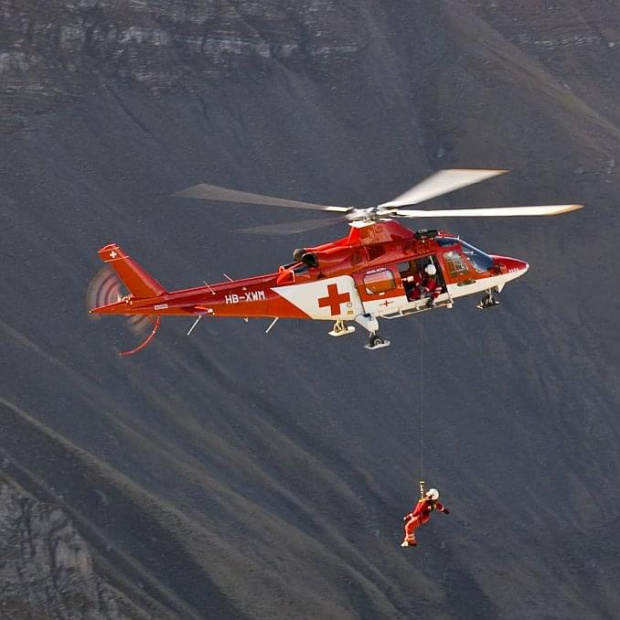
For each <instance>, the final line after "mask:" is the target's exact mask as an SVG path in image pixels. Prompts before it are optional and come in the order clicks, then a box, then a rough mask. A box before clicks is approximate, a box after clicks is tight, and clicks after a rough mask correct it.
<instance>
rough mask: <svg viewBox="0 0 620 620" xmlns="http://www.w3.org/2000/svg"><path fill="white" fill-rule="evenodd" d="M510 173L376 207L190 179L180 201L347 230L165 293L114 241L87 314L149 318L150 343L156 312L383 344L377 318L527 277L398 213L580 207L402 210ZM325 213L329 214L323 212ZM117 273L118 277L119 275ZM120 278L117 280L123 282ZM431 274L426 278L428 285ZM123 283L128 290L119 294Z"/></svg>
mask: <svg viewBox="0 0 620 620" xmlns="http://www.w3.org/2000/svg"><path fill="white" fill-rule="evenodd" d="M504 172H507V171H505V170H467V169H450V170H442V171H440V172H437V173H436V174H434V175H432V176H430V177H429V178H427V179H426V180H425V181H423V182H421V183H420V184H418V185H416V186H415V187H413V188H412V189H410V190H409V191H407V192H405V193H404V194H401V195H400V196H398V197H397V198H395V199H394V200H391V201H389V202H384V203H383V204H380V205H378V206H375V207H369V208H357V207H337V206H326V205H317V204H312V203H307V202H299V201H294V200H284V199H281V198H272V197H269V196H262V195H259V194H250V193H247V192H240V191H236V190H230V189H226V188H222V187H217V186H214V185H206V184H201V185H196V186H193V187H190V188H188V189H186V190H184V191H181V192H179V193H178V194H175V196H180V197H184V198H199V199H204V200H211V201H226V202H234V203H253V204H265V205H273V206H283V207H293V208H299V209H314V210H321V211H326V212H330V213H337V214H340V215H339V216H338V217H339V218H341V219H343V220H344V221H346V222H348V223H349V225H350V226H351V230H350V232H349V234H348V235H347V236H346V237H343V238H342V239H338V240H337V241H332V242H330V243H326V244H323V245H320V246H317V247H311V248H303V249H298V250H295V252H294V254H293V262H291V263H289V264H286V265H282V266H280V267H279V268H278V270H277V271H275V272H273V273H269V274H265V275H259V276H253V277H249V278H244V279H241V280H229V281H226V282H221V283H219V284H206V285H205V286H198V287H196V288H190V289H183V290H177V291H167V290H166V289H165V288H164V287H163V286H162V285H161V284H160V283H159V282H158V281H157V280H155V279H154V278H153V277H152V276H150V275H149V274H148V273H147V272H146V271H145V270H144V269H143V268H142V267H141V266H140V265H139V264H138V263H137V262H136V261H135V260H134V259H133V258H131V257H130V256H129V255H128V254H127V253H126V252H125V251H124V250H123V249H122V248H120V247H119V246H118V245H117V244H114V243H112V244H109V245H106V246H105V247H103V248H101V249H100V250H99V256H100V258H101V259H102V260H103V261H104V262H105V263H107V265H106V267H104V270H102V272H100V274H99V275H98V277H96V278H95V279H94V280H93V283H92V284H91V287H90V289H89V294H88V306H89V311H90V312H91V313H92V314H96V315H101V314H120V315H129V316H130V317H132V320H133V321H134V324H140V323H145V322H152V323H153V327H152V329H151V331H150V333H149V334H148V336H147V337H146V339H145V340H144V341H143V342H142V343H141V344H140V345H139V346H137V347H136V348H134V349H132V350H131V351H127V352H124V353H121V355H129V354H132V353H136V352H137V351H139V350H141V349H143V348H144V347H145V346H146V345H147V344H148V343H149V342H150V341H151V339H152V338H153V337H154V335H155V333H156V331H157V329H158V327H159V325H160V322H161V317H162V316H169V315H176V316H194V317H197V318H196V320H195V322H194V324H193V325H192V327H191V329H190V330H189V332H188V334H190V333H191V332H192V330H193V329H194V327H195V326H196V324H197V323H198V321H199V320H200V319H202V318H203V317H205V316H209V317H216V318H217V317H239V318H244V319H246V320H247V319H249V318H271V319H272V323H271V324H270V325H269V327H268V328H267V332H268V331H269V330H270V329H271V328H272V327H273V325H274V324H275V322H276V321H277V320H278V319H312V320H319V321H334V326H333V328H332V330H331V331H330V332H329V334H330V335H331V336H344V335H346V334H350V333H352V332H354V331H355V327H354V326H353V325H350V324H348V323H350V322H355V323H357V324H358V325H361V326H362V327H363V328H364V329H366V330H367V331H368V332H369V340H368V343H367V344H366V348H367V349H377V348H381V347H385V346H388V345H389V344H390V342H389V340H385V339H383V338H380V337H379V336H378V334H377V332H378V329H379V321H378V319H379V318H383V319H396V318H400V317H404V316H409V315H414V314H418V313H420V312H423V311H426V310H429V309H433V308H452V306H453V304H454V301H455V300H456V299H457V298H459V297H465V296H466V295H472V294H476V293H484V295H483V297H482V299H481V301H480V303H479V304H478V307H479V308H481V309H486V308H489V307H492V306H495V305H497V303H498V302H497V301H496V299H495V297H494V295H493V294H494V292H500V291H501V290H502V288H503V287H504V285H505V284H506V283H507V282H510V281H511V280H514V279H515V278H518V277H520V276H522V275H523V274H525V272H526V271H527V270H528V268H529V265H528V264H527V263H526V262H525V261H522V260H519V259H516V258H509V257H507V256H498V255H494V254H486V253H485V252H483V251H481V250H479V249H477V248H475V247H473V246H472V245H470V244H469V243H466V242H465V241H463V240H462V239H459V237H458V236H456V235H454V234H451V233H448V232H444V231H440V230H417V231H413V230H410V229H409V228H405V227H404V226H402V225H401V224H399V223H398V222H396V220H397V219H401V218H409V219H411V218H413V219H419V218H442V217H498V216H500V217H506V216H522V215H556V214H559V213H565V212H567V211H573V210H575V209H580V208H581V207H582V205H576V204H568V205H545V206H528V207H495V208H476V209H453V210H435V211H422V210H412V209H403V208H402V207H404V206H411V205H416V204H418V203H421V202H423V201H425V200H429V199H431V198H435V197H437V196H441V195H443V194H446V193H448V192H452V191H454V190H456V189H459V188H461V187H465V186H467V185H472V184H474V183H478V182H480V181H483V180H485V179H488V178H490V177H493V176H496V175H499V174H502V173H504ZM324 217H325V216H324ZM326 223H328V224H331V223H333V222H332V221H330V220H327V221H326V220H325V219H321V220H316V219H315V220H310V221H305V222H299V223H297V224H296V225H295V224H294V225H293V226H291V225H286V226H285V227H284V228H283V227H282V225H280V226H265V227H258V228H255V229H252V230H253V231H254V232H263V233H274V232H275V233H277V232H300V231H302V230H309V229H312V228H318V227H320V226H322V225H325V224H326ZM117 276H118V277H117ZM118 278H120V281H119V279H118ZM429 280H430V282H429ZM121 283H122V284H124V286H125V287H126V288H127V290H128V294H125V295H123V294H122V291H121Z"/></svg>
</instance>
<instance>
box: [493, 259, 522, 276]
mask: <svg viewBox="0 0 620 620" xmlns="http://www.w3.org/2000/svg"><path fill="white" fill-rule="evenodd" d="M493 262H494V263H495V265H497V267H499V270H500V272H501V273H505V274H508V275H510V276H512V277H511V278H510V279H511V280H513V279H514V278H519V277H521V276H522V275H524V274H525V272H526V271H527V270H528V269H529V268H530V266H529V264H528V263H526V262H525V261H524V260H519V259H518V258H510V257H509V256H493Z"/></svg>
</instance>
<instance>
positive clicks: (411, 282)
mask: <svg viewBox="0 0 620 620" xmlns="http://www.w3.org/2000/svg"><path fill="white" fill-rule="evenodd" d="M403 286H404V287H405V293H406V295H407V299H408V300H409V301H417V300H418V299H420V297H422V274H421V273H420V272H419V271H416V272H415V273H414V274H413V275H412V276H408V277H406V278H404V280H403Z"/></svg>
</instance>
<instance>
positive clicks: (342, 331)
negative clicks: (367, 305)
mask: <svg viewBox="0 0 620 620" xmlns="http://www.w3.org/2000/svg"><path fill="white" fill-rule="evenodd" d="M354 331H355V327H353V325H345V324H344V321H336V322H335V323H334V327H333V329H332V331H331V332H328V334H329V335H330V336H334V337H336V338H337V337H338V336H346V335H347V334H352V333H353V332H354Z"/></svg>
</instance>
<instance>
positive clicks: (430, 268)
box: [424, 263, 437, 276]
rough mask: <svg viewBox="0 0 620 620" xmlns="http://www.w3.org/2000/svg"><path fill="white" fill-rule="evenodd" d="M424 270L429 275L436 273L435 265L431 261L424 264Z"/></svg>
mask: <svg viewBox="0 0 620 620" xmlns="http://www.w3.org/2000/svg"><path fill="white" fill-rule="evenodd" d="M424 271H426V273H427V274H428V275H429V276H434V275H435V274H436V273H437V267H435V265H433V263H430V265H426V267H425V268H424Z"/></svg>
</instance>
